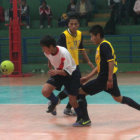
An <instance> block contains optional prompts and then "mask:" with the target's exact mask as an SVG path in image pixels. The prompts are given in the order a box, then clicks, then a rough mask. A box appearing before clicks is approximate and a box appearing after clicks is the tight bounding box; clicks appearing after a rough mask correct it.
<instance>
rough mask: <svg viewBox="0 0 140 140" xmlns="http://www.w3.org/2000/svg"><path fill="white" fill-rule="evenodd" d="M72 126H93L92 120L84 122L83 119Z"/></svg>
mask: <svg viewBox="0 0 140 140" xmlns="http://www.w3.org/2000/svg"><path fill="white" fill-rule="evenodd" d="M72 126H74V127H84V126H91V121H90V120H86V121H84V120H83V119H81V120H80V121H78V122H77V121H76V122H75V123H74V124H73V125H72Z"/></svg>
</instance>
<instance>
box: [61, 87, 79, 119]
mask: <svg viewBox="0 0 140 140" xmlns="http://www.w3.org/2000/svg"><path fill="white" fill-rule="evenodd" d="M67 96H68V92H67V90H66V89H64V90H63V91H61V92H60V93H59V94H58V98H59V99H60V100H63V99H65V98H66V97H67ZM71 108H72V106H71V104H70V102H68V103H67V105H66V108H65V109H64V114H65V115H69V116H75V115H76V113H75V111H73V110H72V109H71Z"/></svg>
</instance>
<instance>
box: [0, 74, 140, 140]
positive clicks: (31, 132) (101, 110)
mask: <svg viewBox="0 0 140 140" xmlns="http://www.w3.org/2000/svg"><path fill="white" fill-rule="evenodd" d="M46 79H47V75H44V74H37V75H34V76H32V77H18V78H15V77H9V78H8V77H6V78H0V83H1V86H0V112H1V115H0V122H1V123H0V140H74V139H75V140H78V139H79V140H140V112H139V111H137V110H135V109H133V108H130V107H128V106H126V105H121V104H117V103H116V102H115V101H114V100H113V99H112V98H111V96H110V95H108V94H107V93H104V92H101V93H99V94H97V95H95V96H88V97H87V101H88V104H89V105H88V110H89V114H90V118H91V121H92V125H91V126H90V127H82V128H75V127H72V123H74V121H75V119H76V118H75V117H72V116H71V117H70V116H66V115H64V114H63V109H64V107H65V104H66V103H67V99H65V100H64V101H62V103H61V104H60V105H59V106H58V107H57V116H52V115H51V114H49V113H46V109H47V102H48V100H47V99H45V98H44V97H43V96H42V94H41V89H42V85H43V84H44V82H45V81H46ZM139 79H140V74H139V73H134V74H132V73H131V74H130V73H127V74H126V73H120V74H118V83H119V87H120V90H121V92H122V95H127V96H128V97H131V98H132V99H135V100H136V101H137V102H139V103H140V80H139ZM56 94H57V93H56Z"/></svg>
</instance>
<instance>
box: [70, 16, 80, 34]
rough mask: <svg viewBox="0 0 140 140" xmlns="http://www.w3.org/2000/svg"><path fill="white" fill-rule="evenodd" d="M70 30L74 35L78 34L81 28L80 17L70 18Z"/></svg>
mask: <svg viewBox="0 0 140 140" xmlns="http://www.w3.org/2000/svg"><path fill="white" fill-rule="evenodd" d="M68 28H69V29H70V31H71V32H72V33H76V31H77V29H78V28H79V19H78V16H76V15H72V16H70V17H69V18H68Z"/></svg>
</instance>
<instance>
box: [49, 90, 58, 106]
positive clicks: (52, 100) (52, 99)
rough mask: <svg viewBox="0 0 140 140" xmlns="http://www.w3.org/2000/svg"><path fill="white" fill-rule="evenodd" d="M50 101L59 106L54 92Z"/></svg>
mask: <svg viewBox="0 0 140 140" xmlns="http://www.w3.org/2000/svg"><path fill="white" fill-rule="evenodd" d="M48 99H49V100H50V101H51V102H52V103H54V104H57V103H58V98H57V97H56V96H55V95H54V93H53V92H52V93H51V95H50V96H49V97H48Z"/></svg>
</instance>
